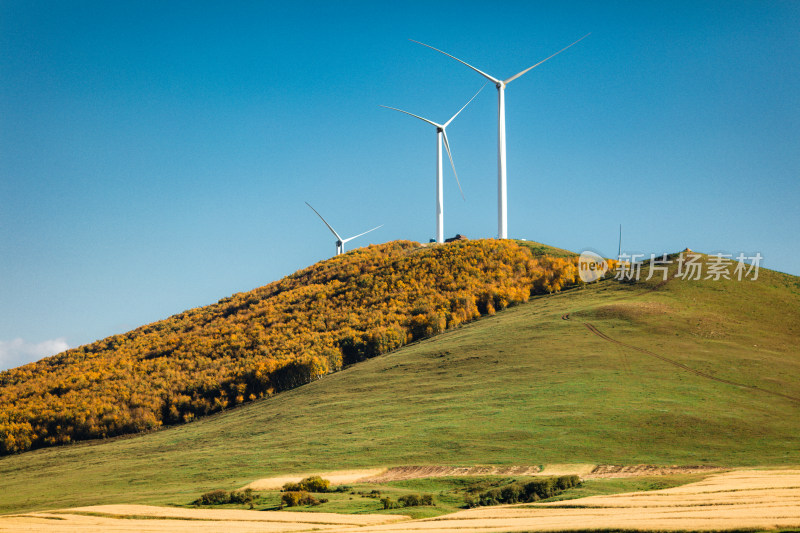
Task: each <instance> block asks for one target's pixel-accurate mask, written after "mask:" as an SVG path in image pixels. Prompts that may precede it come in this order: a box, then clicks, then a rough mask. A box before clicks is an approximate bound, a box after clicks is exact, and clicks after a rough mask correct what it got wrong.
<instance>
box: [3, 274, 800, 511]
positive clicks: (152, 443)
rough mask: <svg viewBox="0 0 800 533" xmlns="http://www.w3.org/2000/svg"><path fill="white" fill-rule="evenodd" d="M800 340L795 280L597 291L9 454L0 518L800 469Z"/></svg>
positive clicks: (538, 301) (548, 299) (605, 284)
mask: <svg viewBox="0 0 800 533" xmlns="http://www.w3.org/2000/svg"><path fill="white" fill-rule="evenodd" d="M671 274H674V269H673V271H672V273H671ZM798 346H800V279H798V278H797V277H795V276H789V275H785V274H780V273H776V272H771V271H768V270H764V269H762V270H761V272H760V273H759V277H758V279H757V280H756V281H751V280H743V281H737V280H735V279H733V280H725V279H720V280H717V281H715V280H713V279H710V280H701V281H686V280H681V279H675V278H672V277H670V279H669V281H668V282H663V281H660V280H657V279H655V278H654V279H653V280H651V281H649V282H638V283H620V282H616V281H612V280H607V281H602V282H598V283H595V284H592V285H589V286H586V287H585V288H582V289H574V290H569V291H564V292H561V293H555V294H551V295H541V296H534V297H532V298H531V299H530V301H529V302H527V303H524V304H520V305H517V306H514V307H511V308H509V309H507V310H505V311H503V312H502V313H497V314H496V315H494V316H485V317H483V318H481V319H479V320H477V321H474V322H472V323H470V324H466V325H463V326H462V327H459V328H457V329H454V330H452V331H448V332H445V333H443V334H441V335H438V336H436V337H433V338H431V339H428V340H423V341H422V342H419V343H415V344H412V345H410V346H406V347H403V348H401V349H399V350H396V351H393V352H391V353H387V354H384V355H381V356H378V357H375V358H372V359H369V360H367V361H364V362H362V363H359V364H357V365H352V366H350V367H348V368H346V369H344V370H343V371H341V372H337V373H334V374H331V375H328V376H325V377H323V378H322V379H319V380H316V381H314V382H312V383H309V384H307V385H304V386H302V387H299V388H296V389H294V390H291V391H287V392H285V393H281V394H278V395H275V396H274V397H270V398H264V399H259V400H256V401H254V402H252V403H250V404H247V405H243V406H241V407H237V408H235V409H229V410H227V411H225V412H224V413H219V414H216V415H213V416H210V417H207V418H204V419H201V420H197V421H195V422H193V423H191V424H186V425H182V426H178V427H174V428H168V429H164V430H161V431H157V432H154V433H149V434H145V435H140V436H136V437H130V438H118V439H111V440H106V441H95V442H86V443H80V444H74V445H70V446H65V447H59V448H52V449H40V450H35V451H32V452H28V453H25V454H19V455H14V456H8V457H4V458H2V459H0V477H2V479H3V483H4V494H3V497H2V498H0V512H3V511H4V512H8V511H11V510H15V511H19V510H22V509H36V508H38V509H42V508H53V507H64V506H70V505H89V504H98V503H150V504H165V503H178V504H185V503H187V502H189V501H191V500H193V499H195V498H196V497H197V496H198V495H199V494H201V493H203V492H205V491H207V490H211V489H216V488H227V489H233V488H236V487H241V486H243V485H245V484H247V483H249V482H251V481H253V480H256V479H260V478H264V477H267V476H271V475H280V474H286V473H292V472H310V471H315V470H319V471H329V470H335V469H342V468H367V467H376V466H402V465H415V464H418V465H425V464H429V465H437V464H441V465H481V464H494V465H539V464H548V463H594V464H598V463H602V464H655V465H676V464H677V465H698V464H705V465H717V466H723V467H724V466H752V465H797V464H800V451H799V450H798V447H797V437H796V436H797V435H798V434H800V402H798V400H797V399H798V398H800V378H798V376H800V349H799V348H798Z"/></svg>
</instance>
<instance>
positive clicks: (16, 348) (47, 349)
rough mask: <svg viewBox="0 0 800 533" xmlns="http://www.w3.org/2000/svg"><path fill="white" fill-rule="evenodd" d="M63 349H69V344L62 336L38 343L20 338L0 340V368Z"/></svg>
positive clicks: (24, 362) (23, 362)
mask: <svg viewBox="0 0 800 533" xmlns="http://www.w3.org/2000/svg"><path fill="white" fill-rule="evenodd" d="M64 350H69V344H67V341H66V339H65V338H64V337H59V338H58V339H52V340H46V341H42V342H39V343H32V342H26V341H25V340H24V339H20V338H17V339H14V340H12V341H0V370H6V369H8V368H14V367H17V366H21V365H24V364H27V363H30V362H32V361H38V360H39V359H41V358H43V357H48V356H50V355H55V354H57V353H61V352H63V351H64Z"/></svg>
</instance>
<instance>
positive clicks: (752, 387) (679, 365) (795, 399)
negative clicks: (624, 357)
mask: <svg viewBox="0 0 800 533" xmlns="http://www.w3.org/2000/svg"><path fill="white" fill-rule="evenodd" d="M564 317H567V318H564ZM561 318H562V319H564V320H569V313H567V314H566V315H563V316H562V317H561ZM583 325H584V326H586V327H587V328H588V329H589V331H591V332H592V333H594V334H595V335H597V336H598V337H600V338H601V339H603V340H606V341H608V342H612V343H614V344H618V345H620V346H624V347H625V348H629V349H631V350H636V351H637V352H641V353H643V354H646V355H649V356H651V357H655V358H656V359H659V360H661V361H664V362H665V363H668V364H670V365H672V366H675V367H677V368H680V369H681V370H685V371H686V372H691V373H692V374H695V375H697V376H700V377H702V378H705V379H710V380H713V381H717V382H719V383H725V384H727V385H733V386H734V387H740V388H743V389H750V390H754V391H758V392H763V393H765V394H770V395H772V396H780V397H781V398H786V399H788V400H792V401H793V402H798V403H800V398H798V397H796V396H790V395H788V394H783V393H781V392H775V391H771V390H767V389H762V388H761V387H758V386H756V385H746V384H744V383H738V382H736V381H731V380H729V379H725V378H720V377H717V376H714V375H712V374H709V373H707V372H703V371H702V370H695V369H694V368H691V367H689V366H686V365H685V364H683V363H680V362H678V361H676V360H674V359H670V358H669V357H665V356H663V355H659V354H657V353H655V352H651V351H650V350H646V349H644V348H639V347H638V346H634V345H632V344H628V343H626V342H622V341H618V340H616V339H613V338H611V337H609V336H608V335H606V334H605V333H603V332H602V331H600V330H599V329H597V327H596V326H594V325H593V324H590V323H589V322H584V323H583Z"/></svg>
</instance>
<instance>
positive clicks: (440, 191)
mask: <svg viewBox="0 0 800 533" xmlns="http://www.w3.org/2000/svg"><path fill="white" fill-rule="evenodd" d="M485 86H486V84H484V85H483V87H485ZM483 87H481V88H480V89H478V92H477V93H475V96H478V93H480V92H481V91H482V90H483ZM475 96H473V97H472V98H470V99H469V102H467V103H466V104H464V105H463V106H462V107H461V109H459V110H458V111H457V112H456V114H455V115H453V116H452V117H450V120H448V121H447V122H445V123H444V124H438V123H436V122H433V121H432V120H428V119H427V118H423V117H421V116H419V115H415V114H414V113H409V112H408V111H403V110H402V109H397V108H396V107H389V106H388V105H382V106H381V107H385V108H386V109H394V110H395V111H400V112H401V113H405V114H406V115H411V116H412V117H414V118H418V119H420V120H421V121H423V122H427V123H428V124H430V125H432V126H435V127H436V242H438V243H439V244H441V243H443V242H444V184H443V180H442V141H444V147H445V149H446V150H447V157H449V158H450V166H451V167H452V168H453V175H454V176H455V177H456V183H457V184H458V190H459V191H460V192H461V197H462V198H463V197H464V191H463V190H462V189H461V182H460V181H458V173H457V172H456V166H455V164H454V163H453V154H452V153H450V142H449V141H448V139H447V126H449V125H450V123H451V122H453V119H455V118H456V117H457V116H458V114H459V113H461V112H462V111H463V110H464V108H465V107H467V106H468V105H469V103H470V102H472V101H473V100H474V99H475Z"/></svg>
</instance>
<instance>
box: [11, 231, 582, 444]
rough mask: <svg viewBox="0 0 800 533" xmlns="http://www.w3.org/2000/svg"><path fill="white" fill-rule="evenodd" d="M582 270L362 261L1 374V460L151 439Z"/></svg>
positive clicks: (439, 251)
mask: <svg viewBox="0 0 800 533" xmlns="http://www.w3.org/2000/svg"><path fill="white" fill-rule="evenodd" d="M551 252H552V253H551ZM575 264H576V261H575V258H574V254H571V253H570V252H567V251H565V250H559V249H555V248H550V247H547V246H544V245H540V244H538V243H528V242H525V243H522V244H517V243H515V242H513V241H496V240H483V241H462V242H457V243H452V244H448V245H444V246H425V247H423V246H421V245H420V244H418V243H412V242H407V241H397V242H391V243H387V244H383V245H377V246H370V247H367V248H361V249H358V250H354V251H351V252H349V253H347V254H344V255H341V256H337V257H334V258H332V259H329V260H326V261H322V262H320V263H317V264H315V265H312V266H310V267H308V268H306V269H303V270H301V271H298V272H296V273H294V274H292V275H290V276H288V277H286V278H284V279H282V280H279V281H276V282H273V283H270V284H269V285H266V286H264V287H260V288H258V289H255V290H252V291H249V292H245V293H240V294H235V295H233V296H231V297H229V298H225V299H222V300H220V301H219V302H217V303H216V304H213V305H209V306H206V307H201V308H197V309H192V310H189V311H185V312H183V313H179V314H177V315H174V316H172V317H170V318H168V319H165V320H162V321H159V322H156V323H153V324H149V325H146V326H143V327H141V328H138V329H135V330H133V331H131V332H128V333H126V334H122V335H115V336H112V337H109V338H106V339H103V340H100V341H97V342H95V343H92V344H90V345H87V346H83V347H80V348H77V349H73V350H68V351H66V352H63V353H61V354H58V355H56V356H53V357H49V358H46V359H43V360H41V361H38V362H35V363H31V364H29V365H25V366H23V367H19V368H15V369H11V370H8V371H5V372H2V373H0V453H14V452H21V451H26V450H28V449H31V448H38V447H43V446H51V445H57V444H65V443H69V442H72V441H77V440H87V439H96V438H106V437H110V436H115V435H122V434H130V433H137V432H142V431H148V430H153V429H157V428H159V427H162V426H164V425H175V424H181V423H186V422H190V421H192V420H194V419H195V418H196V417H199V416H205V415H208V414H211V413H215V412H219V411H222V410H224V409H227V408H230V407H233V406H236V405H241V404H243V403H247V402H251V401H254V400H256V399H258V398H262V397H265V396H271V395H273V394H275V393H277V392H279V391H282V390H288V389H291V388H294V387H297V386H299V385H302V384H304V383H308V382H311V381H314V380H316V379H318V378H319V377H320V376H323V375H326V374H329V373H331V372H336V371H338V370H340V369H341V368H342V367H343V366H346V365H349V364H352V363H355V362H358V361H362V360H364V359H368V358H371V357H374V356H376V355H380V354H383V353H387V352H389V351H391V350H394V349H397V348H399V347H401V346H404V345H406V344H408V343H409V342H413V341H416V340H419V339H422V338H425V337H429V336H432V335H435V334H438V333H441V332H443V331H445V330H447V329H452V328H456V327H458V326H459V325H461V324H464V323H467V322H469V321H471V320H474V319H476V318H477V317H479V316H481V315H487V314H489V315H491V314H494V313H495V312H496V310H502V309H505V308H506V307H508V306H512V305H515V304H518V303H522V302H525V301H527V300H528V299H529V298H530V296H531V295H534V294H540V293H545V292H556V291H558V290H559V289H561V288H562V287H563V286H568V285H574V284H575V283H576V282H577V270H576V268H575Z"/></svg>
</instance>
